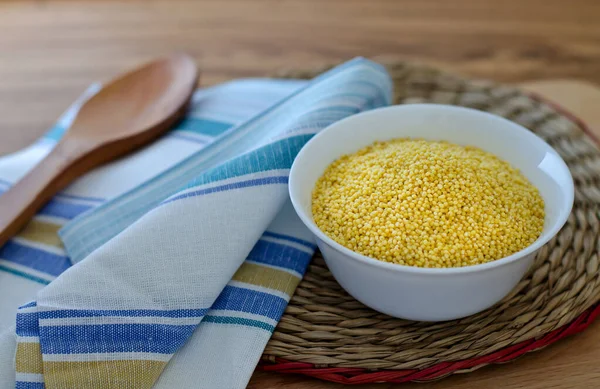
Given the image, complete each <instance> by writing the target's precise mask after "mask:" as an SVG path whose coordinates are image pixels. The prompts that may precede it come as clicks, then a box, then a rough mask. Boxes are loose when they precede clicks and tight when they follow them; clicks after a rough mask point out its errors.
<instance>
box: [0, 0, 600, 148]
mask: <svg viewBox="0 0 600 389" xmlns="http://www.w3.org/2000/svg"><path fill="white" fill-rule="evenodd" d="M599 18H600V2H599V1H597V0H572V1H569V2H565V1H564V0H502V1H494V0H452V1H445V0H368V1H365V0H296V1H293V0H252V1H249V0H194V1H176V0H157V1H152V0H145V1H144V0H141V1H123V2H115V1H98V0H97V1H81V0H79V1H61V2H58V1H57V2H55V1H26V0H18V1H14V2H6V1H4V2H1V3H0V80H1V82H0V131H2V132H4V133H6V134H9V135H6V136H5V139H4V141H3V142H2V143H0V153H3V152H7V151H10V150H14V149H15V148H20V147H22V146H24V145H26V144H28V143H30V142H31V141H32V140H33V139H35V138H36V137H37V136H38V135H39V134H40V133H42V132H43V131H44V130H45V129H46V128H47V127H48V126H50V125H51V124H52V122H53V121H54V120H55V119H56V116H57V115H58V114H59V113H60V112H61V110H62V109H64V107H66V106H67V105H68V104H69V103H70V102H71V101H72V100H73V99H74V98H75V97H76V96H77V95H78V94H79V93H81V91H82V90H83V89H84V88H85V87H86V86H87V85H88V84H90V83H91V82H93V81H97V80H105V79H107V78H110V77H112V76H114V75H115V74H118V73H119V72H121V71H122V70H123V69H127V68H130V67H134V66H136V65H138V64H139V63H142V62H146V61H148V60H151V59H152V58H154V57H155V56H160V55H163V54H166V53H168V52H171V51H173V50H184V51H187V52H189V53H190V54H192V56H193V57H194V58H195V59H196V61H197V62H198V64H199V66H200V68H201V70H202V73H203V80H204V81H203V82H206V83H215V82H219V81H223V80H225V79H229V78H232V77H242V76H258V75H265V74H268V73H269V72H272V71H274V70H277V69H281V68H285V67H288V68H289V67H298V66H303V67H306V66H313V65H320V64H322V63H324V62H334V61H342V60H346V59H349V58H352V57H354V56H358V55H362V56H368V57H373V56H393V57H403V58H408V59H415V60H419V61H426V62H429V63H434V64H438V65H441V66H444V67H446V68H448V69H450V70H454V71H459V72H461V73H464V74H467V75H469V76H473V77H485V78H493V79H496V80H500V81H511V82H515V81H522V80H531V79H544V78H581V79H584V80H587V81H596V82H600V72H599V71H598V69H599V64H600V28H598V25H597V21H598V19H599Z"/></svg>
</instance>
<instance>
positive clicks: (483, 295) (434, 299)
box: [289, 104, 574, 321]
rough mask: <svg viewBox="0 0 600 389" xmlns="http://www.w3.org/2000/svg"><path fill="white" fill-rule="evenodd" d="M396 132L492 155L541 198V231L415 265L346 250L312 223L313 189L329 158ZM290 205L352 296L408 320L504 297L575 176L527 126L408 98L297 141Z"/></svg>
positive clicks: (443, 316)
mask: <svg viewBox="0 0 600 389" xmlns="http://www.w3.org/2000/svg"><path fill="white" fill-rule="evenodd" d="M394 138H423V139H428V140H446V141H449V142H452V143H455V144H460V145H472V146H477V147H480V148H482V149H483V150H486V151H488V152H491V153H493V154H495V155H496V156H498V157H500V158H502V159H503V160H505V161H507V162H509V163H510V164H511V165H512V166H514V167H516V168H518V169H520V170H521V172H522V173H523V174H524V175H525V176H526V177H527V178H528V179H529V180H530V182H531V183H532V184H533V185H535V186H536V187H537V188H538V189H539V191H540V194H541V196H542V197H543V199H544V202H545V212H546V218H545V221H544V229H543V231H542V234H541V236H540V237H539V238H538V239H537V240H536V241H535V242H534V243H533V244H532V245H530V246H529V247H527V248H525V249H523V250H521V251H519V252H518V253H515V254H513V255H511V256H508V257H505V258H502V259H499V260H496V261H493V262H488V263H485V264H481V265H474V266H466V267H459V268H448V269H433V268H419V267H412V266H403V265H397V264H393V263H387V262H382V261H378V260H376V259H373V258H370V257H367V256H364V255H361V254H358V253H356V252H354V251H351V250H349V249H347V248H345V247H343V246H341V245H340V244H338V243H337V242H335V241H333V240H332V239H331V238H329V237H328V236H327V235H325V234H324V233H323V232H322V231H321V230H320V229H319V228H318V227H317V226H316V225H315V223H314V221H313V217H312V212H311V193H312V190H313V188H314V186H315V183H316V182H317V180H318V179H319V177H320V176H321V175H322V174H323V172H324V171H325V168H326V167H327V166H329V164H331V163H332V162H333V161H334V160H336V159H337V158H339V157H340V156H342V155H344V154H348V153H353V152H355V151H357V150H359V149H361V148H363V147H365V146H367V145H370V144H371V143H373V142H374V141H385V140H389V139H394ZM289 190H290V197H291V199H292V203H293V204H294V208H295V209H296V212H297V213H298V215H299V216H300V218H301V219H302V221H303V222H304V224H306V226H307V227H308V228H309V229H310V230H311V231H312V232H313V233H314V234H315V236H316V238H317V244H318V246H319V248H320V249H321V252H322V253H323V257H324V258H325V262H326V263H327V266H329V269H330V270H331V272H332V274H333V276H334V277H335V278H336V280H337V281H338V282H339V283H340V285H341V286H342V287H343V288H344V289H346V291H348V293H350V294H351V295H352V296H353V297H354V298H356V299H357V300H359V301H360V302H362V303H363V304H365V305H368V306H369V307H371V308H373V309H375V310H377V311H380V312H383V313H386V314H388V315H391V316H395V317H400V318H404V319H411V320H424V321H438V320H450V319H457V318H461V317H464V316H468V315H471V314H474V313H477V312H480V311H482V310H484V309H486V308H488V307H490V306H492V305H494V304H495V303H497V302H498V301H500V300H501V299H502V298H503V297H504V296H506V295H507V294H508V293H509V292H510V291H511V289H513V288H514V287H515V285H517V283H518V282H519V281H520V280H521V278H522V277H523V275H524V274H525V272H526V271H527V269H528V268H529V267H530V266H531V264H532V262H533V260H534V257H535V254H536V252H537V251H538V250H539V249H540V248H541V247H542V245H544V244H545V243H546V242H548V241H549V240H550V239H551V238H552V237H553V236H554V235H556V234H557V233H558V231H559V230H560V228H561V227H562V226H563V225H564V223H565V222H566V220H567V218H568V216H569V213H570V212H571V208H572V206H573V196H574V188H573V179H572V177H571V174H570V172H569V169H568V168H567V165H566V164H565V163H564V161H563V160H562V159H561V158H560V156H559V155H558V154H557V153H556V151H554V150H553V149H552V148H551V147H550V146H549V145H548V144H547V143H546V142H544V141H543V140H542V139H540V138H539V137H537V136H536V135H534V134H533V133H531V132H530V131H529V130H527V129H526V128H524V127H522V126H520V125H518V124H516V123H513V122H511V121H509V120H506V119H504V118H501V117H499V116H495V115H492V114H489V113H485V112H481V111H477V110H473V109H467V108H460V107H453V106H446V105H436V104H409V105H399V106H393V107H387V108H381V109H376V110H372V111H367V112H365V113H361V114H357V115H354V116H350V117H348V118H346V119H344V120H341V121H339V122H336V123H335V124H333V125H331V126H329V127H327V128H326V129H324V130H323V131H321V132H320V133H319V134H318V135H316V136H315V137H313V138H312V139H311V140H310V141H309V142H308V143H307V144H306V145H305V146H304V148H302V150H301V151H300V153H299V154H298V156H297V157H296V160H295V161H294V164H293V166H292V170H291V172H290V181H289Z"/></svg>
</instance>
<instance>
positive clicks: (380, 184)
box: [312, 139, 544, 268]
mask: <svg viewBox="0 0 600 389" xmlns="http://www.w3.org/2000/svg"><path fill="white" fill-rule="evenodd" d="M312 213H313V218H314V221H315V223H316V225H317V226H318V227H319V228H320V229H321V230H322V231H323V232H324V233H325V234H327V235H328V236H329V237H330V238H332V239H333V240H335V241H336V242H338V243H339V244H341V245H342V246H345V247H347V248H349V249H350V250H353V251H355V252H357V253H360V254H363V255H366V256H369V257H372V258H375V259H378V260H381V261H385V262H392V263H397V264H401V265H410V266H419V267H429V268H434V267H435V268H449V267H459V266H469V265H476V264H481V263H485V262H489V261H494V260H496V259H500V258H503V257H506V256H509V255H511V254H514V253H516V252H518V251H520V250H522V249H524V248H525V247H527V246H529V245H530V244H532V243H533V242H534V241H535V240H536V239H537V238H538V237H539V236H540V234H541V232H542V229H543V227H544V200H543V199H542V197H541V196H540V194H539V191H538V190H537V188H536V187H534V186H533V185H532V184H531V183H530V182H529V181H528V180H527V179H526V178H525V177H524V176H523V175H522V174H521V173H520V172H519V171H518V170H517V169H514V168H513V167H511V166H510V165H509V164H508V163H507V162H504V161H502V160H501V159H499V158H498V157H496V156H494V155H492V154H490V153H488V152H485V151H483V150H481V149H479V148H476V147H470V146H467V147H464V146H459V145H455V144H451V143H448V142H434V141H426V140H415V139H396V140H392V141H387V142H376V143H374V144H373V145H371V146H368V147H365V148H363V149H361V150H359V151H358V152H356V153H354V154H351V155H345V156H343V157H341V158H339V159H338V160H336V161H335V162H333V163H332V164H331V165H330V166H329V167H328V168H327V169H326V170H325V172H324V174H323V175H322V176H321V178H319V180H318V181H317V184H316V186H315V188H314V190H313V193H312Z"/></svg>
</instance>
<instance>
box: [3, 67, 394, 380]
mask: <svg viewBox="0 0 600 389" xmlns="http://www.w3.org/2000/svg"><path fill="white" fill-rule="evenodd" d="M96 88H97V87H96ZM391 88H392V83H391V81H390V79H389V76H388V74H387V73H386V71H385V69H384V68H383V67H381V66H380V65H378V64H376V63H373V62H371V61H368V60H365V59H355V60H353V61H350V62H348V63H346V64H344V65H341V66H339V67H337V68H334V69H332V70H331V71H329V72H327V73H325V74H323V75H321V76H319V77H317V78H316V79H314V80H312V81H310V82H306V83H305V82H303V81H278V80H245V81H234V82H231V83H228V84H225V85H221V86H217V87H214V88H208V89H205V90H200V91H198V92H197V93H196V95H195V97H194V101H193V107H192V110H191V112H190V114H189V115H188V117H187V118H186V119H185V120H184V121H183V122H181V123H180V124H179V125H178V126H177V127H176V128H175V129H174V130H173V131H171V132H170V133H169V134H168V135H166V136H165V137H163V138H162V139H161V140H159V141H157V142H155V143H154V144H153V145H151V146H149V147H147V148H145V149H144V150H142V151H140V152H138V153H136V154H134V155H132V156H129V157H127V158H125V159H123V160H121V161H117V162H115V163H113V164H110V165H108V166H106V167H103V168H101V169H98V170H96V171H94V172H92V173H90V174H89V175H87V176H85V177H83V178H82V179H80V180H78V181H77V182H76V183H75V184H74V185H72V186H71V187H69V188H68V189H67V190H66V191H64V192H63V193H61V194H60V195H58V196H56V198H55V199H54V200H53V201H52V202H51V203H50V204H48V205H47V206H46V207H45V208H44V209H43V210H42V211H40V213H39V215H38V216H36V218H35V219H34V220H33V221H32V222H31V223H30V224H29V226H28V227H27V228H26V229H25V230H24V231H23V232H22V233H21V234H19V236H17V237H15V239H13V240H11V241H10V242H9V243H7V244H6V245H5V246H4V247H3V248H2V249H1V250H0V288H2V291H3V294H2V295H3V299H2V300H3V301H2V303H0V304H2V305H1V306H0V308H2V310H1V311H0V362H1V361H4V360H7V358H8V356H7V354H8V353H11V354H12V357H13V358H14V360H15V363H14V366H13V368H12V370H7V369H5V368H4V367H0V385H4V386H2V387H5V386H6V387H15V385H16V387H17V388H43V387H46V388H61V389H66V388H150V387H155V388H179V387H182V388H183V387H185V388H187V387H190V388H191V387H193V388H242V387H245V385H246V384H247V382H248V380H249V378H250V376H251V374H252V372H253V370H254V367H255V366H256V363H257V362H258V360H259V358H260V355H261V353H262V350H263V349H264V346H265V344H266V342H267V341H268V339H269V337H270V335H271V333H272V331H273V329H274V326H275V325H276V324H277V322H278V320H279V318H280V317H281V315H282V313H283V310H284V309H285V306H286V304H287V301H288V300H289V298H290V297H291V295H292V294H293V291H294V289H295V287H296V285H297V283H298V282H299V280H300V278H301V277H302V274H303V273H304V270H305V269H306V266H307V265H308V262H309V260H310V257H311V255H312V253H313V251H314V249H315V245H314V242H313V241H312V237H311V235H310V233H309V232H308V231H307V230H306V229H305V228H304V227H303V226H302V224H301V222H300V221H299V220H298V219H297V217H296V215H295V213H294V211H293V209H292V208H291V206H290V204H289V200H288V195H287V178H288V173H289V168H290V166H291V164H292V162H293V159H294V157H295V156H296V154H297V153H298V151H299V150H300V148H301V147H302V146H303V145H304V144H305V143H306V142H307V141H308V140H309V139H310V138H311V137H312V136H313V135H314V134H315V133H317V132H318V131H319V130H320V129H322V128H324V127H326V126H328V125H329V124H331V123H333V122H335V121H337V120H340V119H343V118H344V117H347V116H349V115H352V114H355V113H358V112H361V111H364V110H368V109H372V108H376V107H380V106H385V105H388V104H390V103H391V98H392V91H391ZM89 93H94V88H92V89H91V90H90V91H89ZM84 99H85V96H84V98H83V100H84ZM74 109H75V110H76V107H75V108H74ZM72 115H73V112H70V113H68V114H67V115H66V117H65V118H64V120H63V123H62V125H59V126H57V127H56V128H55V129H53V131H51V132H50V133H49V134H48V136H47V137H45V139H44V140H41V141H40V142H38V143H37V144H36V145H33V146H31V147H30V148H29V149H26V150H24V151H23V152H21V153H18V154H17V155H13V156H10V157H5V159H4V160H0V178H1V179H2V180H3V182H5V183H6V185H10V183H11V182H14V181H15V180H16V179H18V177H19V176H20V175H21V174H23V172H24V171H26V170H27V168H28V167H31V166H32V164H33V163H35V162H36V161H37V160H39V159H40V158H41V157H42V156H43V155H44V154H45V153H46V152H47V151H43V149H44V148H46V149H47V150H49V149H50V148H51V147H52V145H53V144H55V142H56V140H57V139H58V138H59V137H60V134H61V132H63V128H64V127H67V126H68V121H69V118H70V117H72ZM348 136H351V134H348ZM340 141H342V142H343V141H344V140H343V139H340ZM6 158H8V159H6ZM59 229H60V232H59V234H60V237H61V240H62V243H64V248H63V246H62V244H61V241H60V240H58V239H57V238H56V233H57V231H58V230H59ZM20 303H22V305H21V306H20V308H18V310H17V311H16V312H17V314H16V319H15V322H14V323H16V325H15V324H13V323H12V319H14V312H15V306H14V305H18V304H20ZM11 304H12V306H11ZM13 326H14V327H15V329H14V331H15V333H16V336H15V335H14V334H12V333H11V331H13ZM11 335H12V336H11ZM15 341H16V344H15ZM11 372H12V374H11Z"/></svg>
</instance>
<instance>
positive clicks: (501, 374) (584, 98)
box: [248, 80, 600, 389]
mask: <svg viewBox="0 0 600 389" xmlns="http://www.w3.org/2000/svg"><path fill="white" fill-rule="evenodd" d="M520 86H521V87H523V88H524V89H526V90H529V91H531V92H535V93H537V94H539V95H542V96H544V97H546V98H548V99H549V100H551V101H553V102H555V103H558V104H560V105H561V106H562V107H564V108H566V109H568V110H569V111H570V112H572V113H574V114H575V115H577V116H578V117H579V118H581V119H583V120H584V121H585V122H586V123H587V124H588V125H589V126H590V128H591V129H592V131H594V133H595V134H596V135H598V136H600V87H598V86H596V85H593V84H590V83H584V82H581V81H573V80H553V81H541V82H528V83H522V84H520ZM599 361H600V322H596V323H594V324H592V325H591V326H590V327H589V328H588V329H587V330H586V331H585V332H583V333H581V334H578V335H575V336H572V337H571V338H567V339H563V340H562V341H560V342H558V343H557V344H554V345H552V346H550V347H548V348H546V349H544V350H541V351H538V352H535V353H531V354H529V355H526V356H524V357H522V358H520V359H519V360H517V361H513V362H510V363H508V364H505V365H495V366H486V367H484V368H482V369H480V370H478V371H475V372H471V373H468V374H462V375H456V376H452V377H449V378H445V379H442V380H440V381H437V382H433V383H420V384H414V383H409V384H397V385H395V384H371V385H360V386H354V387H355V388H357V389H358V388H361V389H367V388H368V389H389V388H402V389H524V388H526V389H557V388H564V389H588V388H589V389H593V388H599V387H600V369H598V362H599ZM342 387H345V386H344V385H339V384H334V383H329V382H322V381H318V380H316V379H312V378H305V377H301V376H293V375H283V374H274V373H265V372H256V373H255V374H254V377H253V378H252V380H251V382H250V385H249V386H248V388H251V389H276V388H286V389H338V388H342Z"/></svg>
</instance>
